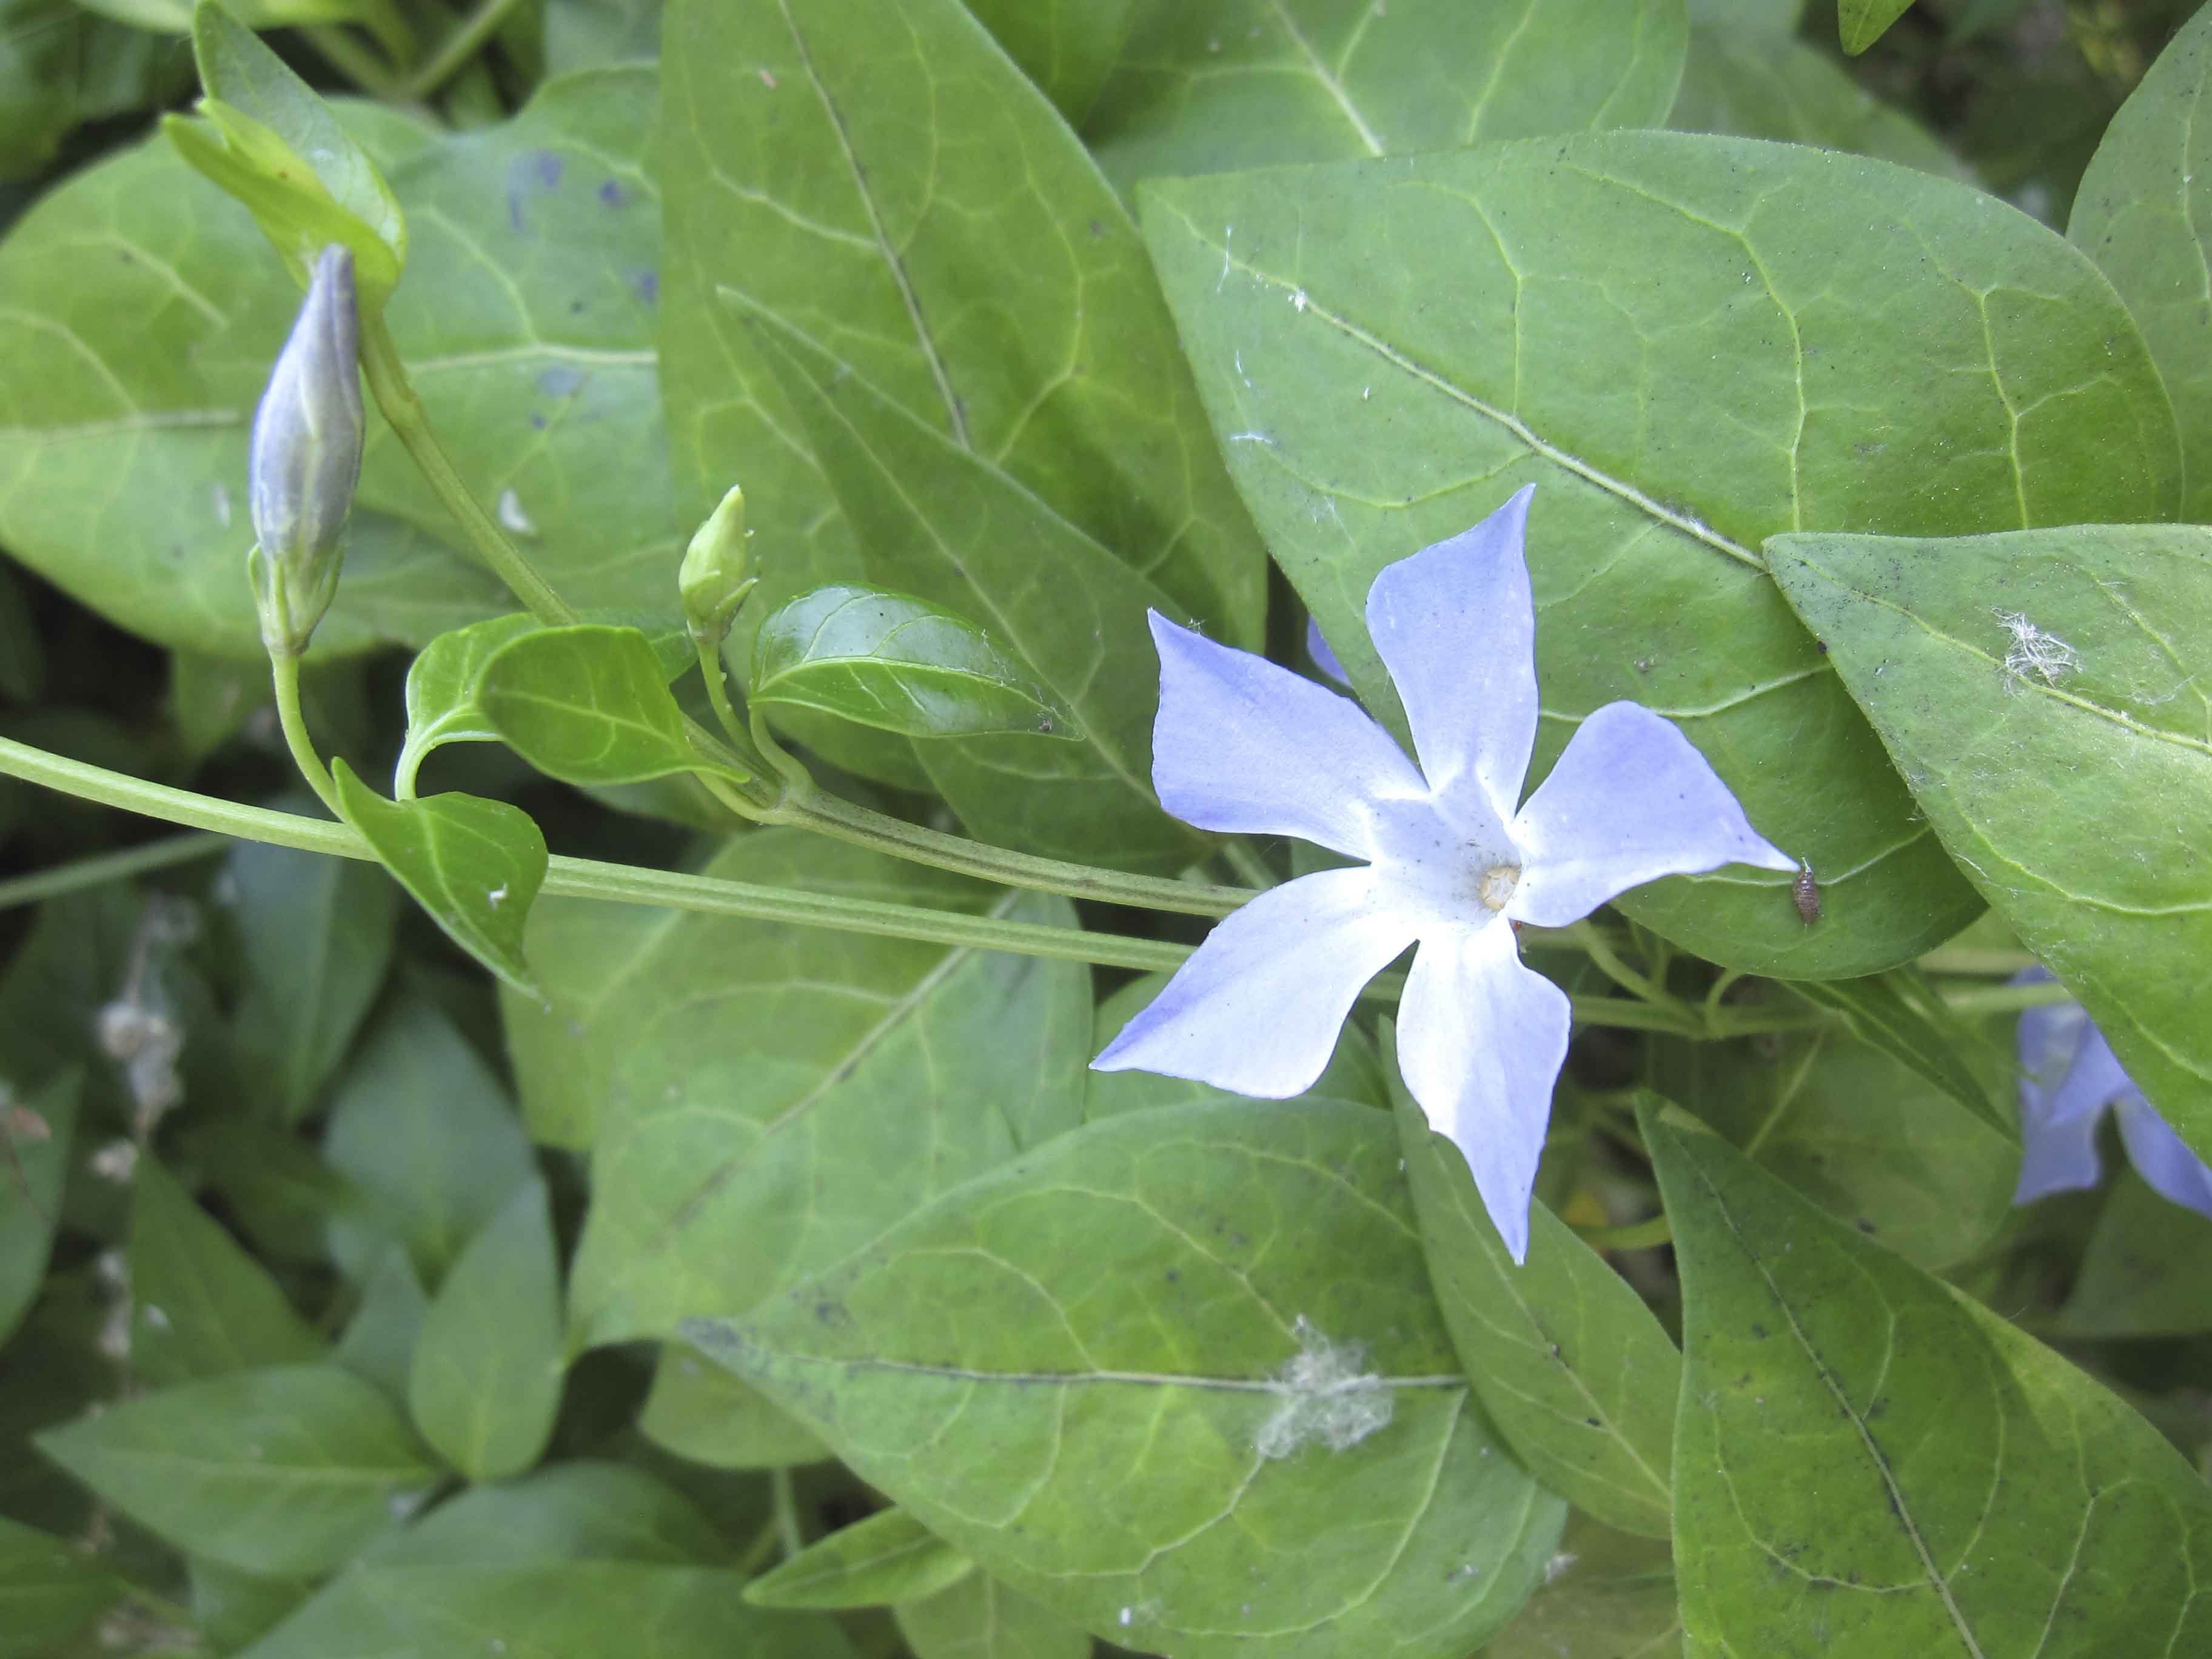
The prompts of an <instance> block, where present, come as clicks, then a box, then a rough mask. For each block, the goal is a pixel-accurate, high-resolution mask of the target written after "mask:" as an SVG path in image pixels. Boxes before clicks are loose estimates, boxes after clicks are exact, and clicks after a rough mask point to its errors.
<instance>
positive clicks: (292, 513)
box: [246, 244, 362, 656]
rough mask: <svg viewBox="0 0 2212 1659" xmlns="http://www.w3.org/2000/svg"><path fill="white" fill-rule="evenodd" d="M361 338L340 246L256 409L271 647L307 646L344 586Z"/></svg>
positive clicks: (261, 600)
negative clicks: (342, 544) (341, 543)
mask: <svg viewBox="0 0 2212 1659" xmlns="http://www.w3.org/2000/svg"><path fill="white" fill-rule="evenodd" d="M360 337H361V325H360V319H359V318H358V317H357V316H356V312H355V308H354V291H353V255H352V254H351V253H350V252H349V251H348V250H347V249H345V248H344V247H343V246H338V245H337V244H332V245H331V246H329V247H326V248H325V249H324V250H323V252H322V255H321V257H320V258H318V259H317V260H316V261H315V271H314V276H313V280H312V281H311V282H310V283H308V285H307V299H306V301H303V302H302V303H301V307H300V316H299V320H298V321H297V322H295V323H294V324H293V325H292V336H291V337H290V338H289V339H288V340H286V341H285V342H284V349H283V351H281V352H279V353H278V354H277V356H276V368H274V369H273V370H271V371H270V376H269V389H268V390H267V391H265V392H263V393H262V394H261V406H260V408H258V410H255V411H254V415H253V443H252V450H251V451H250V453H249V455H248V459H247V461H246V501H247V504H248V507H249V508H250V510H251V511H252V515H253V532H254V534H255V535H256V536H257V537H258V538H259V544H258V546H256V547H255V549H254V550H253V552H252V554H251V555H250V556H248V558H247V561H246V568H247V570H248V572H249V574H251V575H252V580H253V591H254V598H255V599H256V600H257V601H258V604H259V605H260V607H261V638H262V641H263V643H264V644H265V645H266V646H267V647H269V648H270V650H271V651H282V652H284V653H288V654H290V655H295V656H296V655H298V654H299V653H301V652H302V651H304V650H306V649H307V639H308V636H309V635H312V634H313V632H314V631H315V624H316V623H319V622H320V621H321V620H322V617H323V612H324V611H327V610H329V609H330V605H331V596H332V595H334V594H335V593H336V592H337V585H338V565H339V556H338V532H340V531H341V530H342V529H343V528H344V526H345V520H346V513H347V510H348V509H349V508H350V507H352V505H353V492H354V487H355V485H356V484H357V483H360V481H361V450H362V409H361V370H360V368H359V364H358V350H359V344H360Z"/></svg>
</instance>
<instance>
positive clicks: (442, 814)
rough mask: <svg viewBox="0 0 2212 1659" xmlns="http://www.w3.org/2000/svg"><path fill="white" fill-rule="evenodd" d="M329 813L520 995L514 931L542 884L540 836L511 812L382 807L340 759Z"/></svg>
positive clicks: (523, 972)
mask: <svg viewBox="0 0 2212 1659" xmlns="http://www.w3.org/2000/svg"><path fill="white" fill-rule="evenodd" d="M331 778H332V780H333V781H335V782H336V783H337V793H338V805H340V806H342V807H343V808H344V809H345V817H346V822H347V823H349V824H351V825H352V826H353V827H354V828H355V829H357V830H359V831H360V832H361V836H362V840H364V841H366V842H368V844H369V846H370V848H372V849H373V850H374V852H375V854H376V856H377V860H378V861H379V862H380V863H381V864H382V865H383V866H384V867H385V868H386V870H389V871H390V872H392V878H393V879H394V880H395V881H397V882H398V884H400V885H401V886H402V887H404V888H405V889H406V890H408V892H409V893H410V894H411V895H413V896H414V899H415V902H416V903H418V904H420V905H421V906H422V908H423V909H425V910H427V911H428V912H429V915H430V920H431V921H435V922H436V923H437V924H438V926H439V927H441V928H443V929H444V930H445V933H446V937H447V938H448V939H452V940H453V943H454V944H456V945H459V946H460V947H461V949H463V950H464V951H467V952H468V953H469V954H470V955H471V956H472V957H475V958H476V959H477V961H478V962H480V963H483V965H484V966H485V967H486V968H489V969H490V970H491V971H492V972H493V973H494V974H495V975H498V976H499V977H500V978H501V980H503V981H506V982H507V984H509V985H512V986H513V987H515V989H517V990H518V991H521V992H523V993H525V994H532V993H534V991H535V989H536V987H534V986H533V985H532V982H531V978H530V964H529V963H527V962H526V961H525V960H524V959H523V954H522V932H523V926H524V924H525V922H526V921H528V919H529V916H530V906H531V902H532V900H534V899H535V898H536V897H537V896H538V887H539V886H540V885H541V884H543V883H544V880H545V870H546V865H547V855H546V852H545V836H544V833H543V832H542V831H540V830H539V829H538V825H537V823H535V822H534V821H533V820H532V818H531V816H530V814H529V813H527V812H526V811H523V810H522V809H521V808H520V807H519V806H513V805H509V804H508V803H507V802H506V801H503V800H485V799H483V798H482V797H481V796H477V795H463V794H456V793H447V794H443V795H428V796H423V797H420V798H418V799H414V800H386V799H384V797H383V796H381V795H380V794H378V793H376V791H374V789H371V788H370V787H368V785H367V784H365V783H363V782H362V781H361V780H360V779H359V778H357V777H356V776H355V775H354V773H353V769H352V768H351V767H349V766H348V765H347V764H346V763H345V760H344V758H343V757H338V758H337V759H335V760H333V761H332V762H331Z"/></svg>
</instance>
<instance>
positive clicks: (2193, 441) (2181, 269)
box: [2066, 11, 2212, 524]
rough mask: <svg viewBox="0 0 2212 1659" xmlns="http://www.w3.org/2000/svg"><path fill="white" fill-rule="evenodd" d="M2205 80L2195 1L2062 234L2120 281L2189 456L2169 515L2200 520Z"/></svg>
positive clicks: (2206, 51)
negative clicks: (2183, 492) (2183, 488)
mask: <svg viewBox="0 0 2212 1659" xmlns="http://www.w3.org/2000/svg"><path fill="white" fill-rule="evenodd" d="M2208 79H2212V13H2206V12H2203V11H2199V12H2198V13H2197V15H2196V16H2195V17H2193V18H2191V20H2190V21H2188V22H2187V23H2185V24H2184V25H2183V26H2182V28H2181V32H2180V33H2178V34H2176V35H2175V36H2174V37H2173V40H2172V44H2171V45H2169V46H2167V47H2166V50H2165V51H2164V52H2160V54H2159V58H2158V62H2157V63H2155V64H2152V65H2151V70H2150V73H2149V74H2148V75H2146V76H2143V78H2142V82H2140V83H2139V84H2138V85H2137V86H2136V89H2135V90H2134V91H2133V92H2132V93H2130V94H2129V95H2128V101H2127V102H2126V103H2125V104H2123V105H2122V106H2120V112H2119V113H2118V114H2117V115H2115V116H2114V117H2113V118H2112V125H2110V126H2109V127H2107V128H2106V129H2105V137H2104V140H2103V142H2102V143H2100V144H2099V145H2098V146H2097V153H2096V155H2093V156H2092V157H2091V158H2090V161H2089V167H2088V171H2087V172H2086V173H2083V174H2082V175H2081V188H2080V189H2079V190H2078V191H2075V197H2074V211H2073V216H2072V218H2071V219H2070V220H2069V222H2068V224H2067V227H2066V237H2067V240H2069V241H2070V242H2072V243H2073V244H2074V246H2076V247H2078V248H2080V249H2081V252H2084V253H2086V254H2087V255H2088V256H2089V258H2092V259H2093V260H2095V261H2096V262H2097V264H2098V267H2099V269H2100V270H2103V271H2104V273H2105V275H2106V276H2109V277H2110V278H2112V286H2113V287H2114V288H2116V289H2119V291H2120V297H2121V298H2122V299H2123V300H2125V301H2127V304H2128V309H2129V310H2130V312H2132V313H2135V319H2136V325H2138V326H2139V327H2141V328H2142V335H2143V339H2144V340H2145V342H2146V343H2148V345H2149V347H2150V355H2151V356H2153V357H2154V358H2155V359H2156V360H2157V362H2158V367H2159V371H2160V374H2163V375H2164V376H2165V377H2166V390H2167V391H2168V392H2171V393H2172V395H2173V407H2174V413H2175V415H2176V416H2178V417H2179V420H2180V422H2181V444H2182V449H2183V451H2184V453H2185V454H2186V455H2187V457H2188V460H2189V494H2188V495H2187V496H2186V497H2185V499H2184V500H2183V501H2182V504H2181V510H2180V512H2179V513H2178V514H2176V516H2177V517H2179V518H2182V519H2185V520H2191V521H2192V522H2195V523H2199V524H2202V523H2203V522H2205V521H2206V520H2208V519H2212V358H2208V357H2207V356H2206V353H2205V350H2204V334H2205V329H2206V328H2207V326H2208V325H2212V250H2208V248H2207V246H2206V237H2207V234H2208V232H2207V230H2206V227H2207V226H2212V153H2208V151H2207V148H2206V146H2207V144H2208V143H2212V139H2208V137H2207V135H2206V133H2205V132H2204V131H2203V130H2202V129H2203V126H2204V123H2203V120H2202V118H2201V112H2202V110H2203V102H2204V96H2205V92H2206V82H2207V81H2208ZM2198 179H2203V181H2204V187H2203V189H2202V190H2199V189H2198V188H2197V180H2198Z"/></svg>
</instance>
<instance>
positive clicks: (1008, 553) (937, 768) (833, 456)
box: [510, 290, 1199, 871]
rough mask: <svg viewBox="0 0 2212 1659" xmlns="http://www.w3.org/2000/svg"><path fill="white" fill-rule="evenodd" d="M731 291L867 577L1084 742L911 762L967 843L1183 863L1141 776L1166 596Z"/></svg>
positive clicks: (1183, 831) (1176, 838)
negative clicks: (984, 653)
mask: <svg viewBox="0 0 2212 1659" xmlns="http://www.w3.org/2000/svg"><path fill="white" fill-rule="evenodd" d="M725 293H726V297H728V298H729V299H730V300H731V301H732V307H733V309H734V310H735V311H736V312H737V313H738V314H740V315H742V316H744V317H745V318H747V319H750V328H751V338H752V340H753V343H754V344H755V345H756V347H757V349H758V350H759V351H760V354H761V356H762V357H763V359H764V360H765V361H766V362H769V363H770V364H772V365H773V367H774V369H775V375H776V377H777V379H778V380H779V381H780V382H781V385H782V386H783V390H784V394H785V396H786V398H787V399H788V400H789V402H790V404H791V405H792V407H793V408H794V409H795V410H797V412H798V418H799V422H800V423H801V425H802V426H803V428H805V432H806V434H807V437H808V439H809V441H810V442H811V445H812V447H813V449H814V453H815V456H816V459H817V462H818V463H819V465H821V467H822V469H823V471H824V473H826V474H827V476H828V477H829V480H830V482H831V483H832V484H833V485H834V486H835V487H836V492H837V498H838V501H839V502H840V503H841V504H842V506H843V507H844V509H845V513H846V516H847V517H848V519H849V520H851V522H852V524H853V526H854V530H855V531H856V532H857V533H858V534H859V536H860V544H861V546H862V548H863V550H865V553H866V561H867V566H868V570H869V573H870V574H871V575H872V577H874V578H876V579H877V580H881V581H883V582H885V583H896V585H898V586H902V587H907V588H910V589H912V590H913V591H914V592H916V593H918V594H919V595H920V596H921V598H923V599H927V600H929V601H931V602H932V603H934V604H939V605H945V606H946V607H948V608H950V609H951V610H952V611H955V612H956V613H957V614H960V615H963V616H972V617H975V618H976V619H977V620H978V621H979V622H980V623H981V624H982V625H983V626H984V628H985V629H987V630H988V631H989V633H990V634H991V635H992V637H993V639H994V643H995V644H996V645H997V646H998V647H999V648H1000V650H1001V651H1002V652H1003V653H1005V654H1006V656H1007V658H1008V659H1010V660H1011V661H1012V663H1013V665H1015V666H1016V667H1017V668H1018V669H1019V670H1020V671H1022V672H1023V673H1024V674H1025V675H1026V676H1027V677H1028V678H1030V680H1031V681H1032V683H1034V684H1036V685H1038V686H1039V687H1041V688H1042V689H1043V690H1045V691H1046V692H1048V694H1049V695H1051V696H1052V697H1053V698H1054V700H1055V701H1056V702H1058V703H1059V704H1060V706H1061V707H1063V708H1066V709H1067V710H1068V711H1069V712H1070V713H1071V714H1073V717H1074V720H1075V722H1076V724H1077V726H1078V727H1079V729H1080V731H1081V732H1082V736H1083V741H1082V742H1080V743H1071V744H1048V745H1039V744H1036V743H1035V742H1033V741H1032V740H1031V739H1030V738H1028V737H1019V738H1015V737H1005V736H1000V737H985V738H963V739H960V740H958V741H956V742H945V743H933V744H926V745H924V746H923V747H922V748H921V749H919V750H916V751H915V752H916V754H917V755H918V757H920V759H921V763H922V765H923V767H924V768H925V769H927V771H928V773H929V775H930V779H931V781H933V782H934V783H935V784H936V785H937V787H938V788H939V790H940V791H941V792H942V793H944V795H945V799H947V800H949V801H951V803H952V807H953V810H954V811H957V812H958V813H959V814H960V817H961V818H962V819H963V822H964V823H966V824H967V825H968V827H969V830H970V831H971V832H972V833H973V834H974V835H975V836H977V837H978V838H979V839H981V840H983V841H988V842H997V843H1000V844H1001V845H1012V846H1017V847H1022V848H1025V849H1027V850H1030V851H1035V852H1039V853H1043V854H1048V855H1051V856H1054V857H1058V858H1066V859H1073V860H1080V861H1084V862H1091V863H1097V864H1103V865H1108V866H1115V867H1118V868H1123V869H1127V868H1139V869H1142V868H1151V869H1155V870H1162V871H1165V870H1172V869H1175V868H1177V867H1179V866H1182V865H1184V864H1187V863H1188V862H1189V861H1190V860H1191V858H1192V856H1193V854H1194V852H1195V851H1196V849H1197V847H1198V845H1199V842H1198V841H1197V838H1196V836H1195V835H1194V832H1193V831H1191V830H1189V829H1187V828H1186V827H1184V826H1183V825H1182V824H1180V823H1177V822H1176V821H1175V820H1173V819H1171V818H1170V817H1168V816H1167V815H1166V813H1164V811H1162V810H1161V808H1160V805H1159V802H1158V799H1157V798H1156V797H1155V796H1154V795H1153V793H1152V786H1151V783H1150V781H1149V774H1150V771H1151V764H1152V706H1153V704H1154V702H1156V701H1157V697H1158V680H1159V659H1158V655H1157V653H1155V652H1154V650H1153V647H1152V636H1151V635H1150V633H1149V632H1148V631H1147V629H1146V623H1145V616H1146V611H1151V610H1166V609H1168V608H1169V607H1170V600H1169V599H1166V598H1165V597H1164V595H1163V594H1162V593H1161V592H1160V591H1159V590H1158V588H1156V587H1154V586H1152V585H1151V584H1150V583H1149V582H1147V581H1146V580H1144V579H1143V578H1142V577H1140V576H1139V575H1137V574H1134V573H1133V572H1132V571H1131V570H1129V568H1127V566H1126V565H1124V564H1123V563H1121V562H1120V561H1119V560H1117V559H1115V557H1113V556H1112V555H1111V554H1109V552H1108V551H1107V550H1106V549H1105V548H1104V547H1103V546H1101V545H1100V544H1098V543H1097V542H1096V541H1094V540H1092V539H1091V538H1090V537H1089V536H1087V535H1085V533H1084V532H1082V531H1081V530H1079V528H1077V527H1076V526H1074V525H1073V524H1071V523H1069V522H1068V521H1067V520H1066V519H1063V518H1061V517H1060V516H1059V515H1058V514H1056V513H1054V512H1053V511H1052V510H1051V509H1050V508H1049V507H1048V506H1047V505H1046V504H1045V503H1044V502H1043V501H1041V500H1040V499H1039V498H1038V497H1037V496H1036V495H1033V494H1031V493H1030V491H1029V490H1027V489H1024V488H1022V486H1021V485H1020V484H1019V483H1018V482H1017V481H1016V480H1015V479H1014V478H1012V477H1011V476H1010V475H1008V474H1007V473H1006V471H1003V470H1001V469H1000V468H999V467H997V466H994V465H992V464H991V463H990V462H989V461H988V460H986V459H983V458H982V457H981V456H978V455H976V454H975V453H971V452H970V451H969V450H968V449H966V448H963V447H962V446H961V445H959V444H958V443H957V442H955V441H953V440H951V439H950V438H947V437H946V436H945V435H943V434H942V433H940V432H938V431H936V430H933V428H931V427H930V426H929V425H928V424H927V422H924V421H922V420H921V419H920V418H919V417H917V416H914V415H912V414H910V413H908V411H907V410H904V409H902V408H900V407H899V406H898V405H897V404H895V403H893V402H892V401H891V400H890V398H888V397H886V396H885V395H884V394H883V393H882V392H878V390H877V389H876V388H874V387H873V386H870V385H868V384H867V383H866V381H864V380H861V379H860V375H859V374H858V373H857V372H856V371H855V370H854V368H853V366H852V365H851V364H849V363H846V362H840V361H838V360H837V359H836V358H833V357H831V356H829V354H828V353H827V352H825V351H824V350H823V349H822V348H821V347H819V346H818V345H817V344H815V343H813V342H812V341H811V340H807V339H805V338H802V337H799V336H798V335H796V334H794V333H793V332H792V331H790V330H788V329H787V328H785V327H784V326H782V325H781V324H780V323H778V322H776V321H775V319H772V318H771V317H769V315H768V313H764V312H763V311H761V310H760V309H759V308H758V307H756V306H754V305H753V304H752V303H751V302H750V301H745V300H743V299H742V296H738V295H734V294H731V293H729V291H727V290H725ZM510 648H511V647H510Z"/></svg>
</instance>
